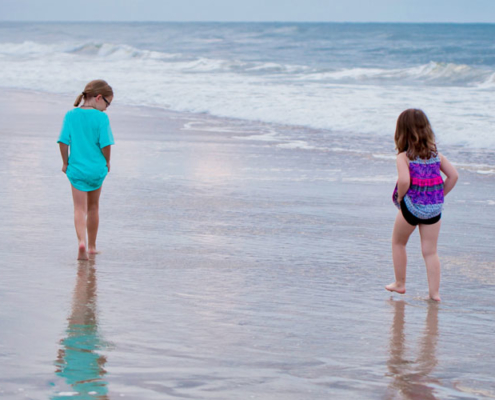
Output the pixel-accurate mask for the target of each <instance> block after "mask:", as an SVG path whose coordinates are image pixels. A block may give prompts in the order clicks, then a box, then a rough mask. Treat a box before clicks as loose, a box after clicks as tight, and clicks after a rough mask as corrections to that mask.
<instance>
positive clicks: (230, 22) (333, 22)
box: [0, 19, 495, 25]
mask: <svg viewBox="0 0 495 400" xmlns="http://www.w3.org/2000/svg"><path fill="white" fill-rule="evenodd" d="M2 22H23V23H179V24H180V23H215V24H222V23H223V24H235V23H238V24H264V23H265V24H276V23H278V24H410V25H413V24H444V25H448V24H458V25H475V24H476V25H495V21H494V22H460V21H448V22H446V21H443V22H441V21H294V20H287V21H281V20H280V21H279V20H273V21H269V20H263V21H241V20H239V21H235V20H233V21H215V20H204V21H201V20H177V21H166V20H163V21H157V20H3V19H0V23H2Z"/></svg>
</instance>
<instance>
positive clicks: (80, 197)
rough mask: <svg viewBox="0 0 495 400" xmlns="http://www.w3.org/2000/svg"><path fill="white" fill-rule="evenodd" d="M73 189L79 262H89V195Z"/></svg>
mask: <svg viewBox="0 0 495 400" xmlns="http://www.w3.org/2000/svg"><path fill="white" fill-rule="evenodd" d="M71 187H72V199H73V200H74V225H75V227H76V235H77V241H78V243H79V252H78V254H77V259H78V260H87V259H88V253H87V252H86V215H87V209H88V194H87V192H82V191H80V190H77V189H76V188H75V187H74V186H71Z"/></svg>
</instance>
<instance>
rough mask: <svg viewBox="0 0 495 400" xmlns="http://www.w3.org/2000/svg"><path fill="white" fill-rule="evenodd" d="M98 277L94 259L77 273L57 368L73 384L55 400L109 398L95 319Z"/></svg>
mask: <svg viewBox="0 0 495 400" xmlns="http://www.w3.org/2000/svg"><path fill="white" fill-rule="evenodd" d="M96 298H97V295H96V274H95V262H94V260H90V261H86V262H81V263H80V264H79V267H78V271H77V281H76V286H75V288H74V297H73V302H72V312H71V315H70V316H69V318H68V321H69V326H68V327H67V331H66V333H67V337H66V338H65V339H62V340H61V342H60V343H61V345H62V348H61V349H60V350H59V352H58V356H57V360H56V361H55V365H56V366H57V370H56V374H57V375H58V376H60V377H62V378H64V379H65V382H66V383H67V384H68V385H70V387H71V390H70V391H61V392H59V393H57V394H56V395H54V396H53V397H52V398H53V399H64V398H70V399H98V400H100V399H101V400H104V399H108V396H107V393H108V388H107V382H105V381H104V380H103V379H102V378H103V376H104V375H105V374H106V371H105V369H104V365H105V363H106V358H105V356H103V355H100V354H98V353H97V351H98V350H99V349H102V348H103V347H104V344H103V341H102V340H101V338H100V335H99V333H98V321H97V318H96V315H97V312H96Z"/></svg>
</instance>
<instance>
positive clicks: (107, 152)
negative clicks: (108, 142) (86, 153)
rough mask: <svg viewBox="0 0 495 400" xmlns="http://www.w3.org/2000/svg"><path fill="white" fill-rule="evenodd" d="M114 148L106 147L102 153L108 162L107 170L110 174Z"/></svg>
mask: <svg viewBox="0 0 495 400" xmlns="http://www.w3.org/2000/svg"><path fill="white" fill-rule="evenodd" d="M111 147H112V146H106V147H103V148H102V149H101V152H102V153H103V156H104V157H105V160H107V168H108V172H110V153H111V149H110V148H111Z"/></svg>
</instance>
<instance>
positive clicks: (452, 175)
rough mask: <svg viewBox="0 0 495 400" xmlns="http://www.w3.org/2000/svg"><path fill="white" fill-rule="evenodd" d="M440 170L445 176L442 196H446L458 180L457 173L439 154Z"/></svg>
mask: <svg viewBox="0 0 495 400" xmlns="http://www.w3.org/2000/svg"><path fill="white" fill-rule="evenodd" d="M440 170H441V171H442V172H443V173H444V174H445V176H446V178H445V181H444V182H443V195H444V196H447V194H448V193H449V192H450V191H451V190H452V189H453V188H454V186H455V184H456V183H457V179H459V173H458V172H457V170H456V169H455V167H454V166H453V165H452V164H451V163H450V162H449V160H447V158H446V157H444V156H443V155H442V154H440Z"/></svg>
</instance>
